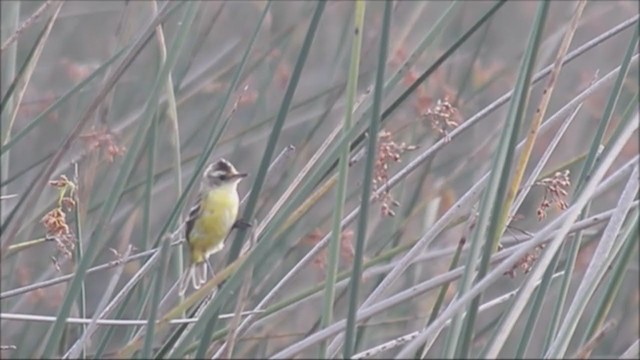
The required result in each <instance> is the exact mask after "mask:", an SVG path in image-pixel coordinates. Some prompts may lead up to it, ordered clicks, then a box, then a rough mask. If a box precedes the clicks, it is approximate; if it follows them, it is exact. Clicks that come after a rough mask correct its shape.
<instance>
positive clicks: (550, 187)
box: [536, 170, 571, 221]
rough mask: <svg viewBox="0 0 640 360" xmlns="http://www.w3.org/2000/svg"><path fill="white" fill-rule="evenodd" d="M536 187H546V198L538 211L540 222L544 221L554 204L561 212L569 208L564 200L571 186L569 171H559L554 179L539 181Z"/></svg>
mask: <svg viewBox="0 0 640 360" xmlns="http://www.w3.org/2000/svg"><path fill="white" fill-rule="evenodd" d="M536 185H539V186H544V197H543V199H542V202H541V203H540V205H539V206H538V209H537V215H538V220H539V221H542V220H543V219H544V218H545V217H546V216H547V210H548V209H549V208H550V207H551V205H553V204H556V206H557V207H558V209H559V210H565V209H566V208H567V207H569V205H568V204H567V202H566V201H565V200H564V199H565V198H566V196H567V190H566V189H567V188H569V186H571V179H570V178H569V170H565V171H563V172H560V171H558V172H556V173H555V174H554V175H553V176H552V177H550V178H544V179H542V180H540V181H538V182H537V183H536Z"/></svg>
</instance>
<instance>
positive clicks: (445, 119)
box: [423, 97, 460, 142]
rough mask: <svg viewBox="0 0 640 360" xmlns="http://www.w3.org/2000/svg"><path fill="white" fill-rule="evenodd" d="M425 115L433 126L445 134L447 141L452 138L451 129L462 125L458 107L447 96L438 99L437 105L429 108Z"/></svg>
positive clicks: (441, 133)
mask: <svg viewBox="0 0 640 360" xmlns="http://www.w3.org/2000/svg"><path fill="white" fill-rule="evenodd" d="M423 116H424V117H426V118H427V119H428V120H429V121H430V122H431V128H433V130H435V131H437V132H438V133H439V134H440V135H442V136H444V138H445V141H447V142H448V141H449V140H451V139H450V138H449V130H452V129H455V128H457V127H458V125H460V121H459V120H460V119H459V118H460V116H459V112H458V109H456V107H455V106H453V105H452V104H451V103H450V102H449V100H448V98H447V97H445V98H444V99H438V101H437V102H436V105H435V106H433V107H431V108H430V109H428V110H427V111H426V112H425V113H424V115H423Z"/></svg>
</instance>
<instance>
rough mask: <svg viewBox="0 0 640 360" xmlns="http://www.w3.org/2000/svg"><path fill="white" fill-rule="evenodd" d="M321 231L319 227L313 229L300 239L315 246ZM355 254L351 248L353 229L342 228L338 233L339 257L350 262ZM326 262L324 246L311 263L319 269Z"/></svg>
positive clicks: (320, 236)
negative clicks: (340, 232)
mask: <svg viewBox="0 0 640 360" xmlns="http://www.w3.org/2000/svg"><path fill="white" fill-rule="evenodd" d="M322 237H323V235H322V232H321V231H320V229H315V230H313V231H312V232H311V233H309V234H308V235H307V236H305V238H304V239H303V240H302V242H303V244H306V245H309V246H315V245H316V244H317V243H319V242H320V240H322ZM354 255H355V250H354V249H353V231H352V230H343V231H342V234H340V258H341V259H342V260H343V261H345V262H347V263H351V262H352V261H353V257H354ZM326 264H327V249H326V248H324V249H322V251H320V253H319V254H318V255H317V256H316V257H315V258H314V259H313V265H314V266H315V267H317V268H319V269H320V270H324V268H325V266H326Z"/></svg>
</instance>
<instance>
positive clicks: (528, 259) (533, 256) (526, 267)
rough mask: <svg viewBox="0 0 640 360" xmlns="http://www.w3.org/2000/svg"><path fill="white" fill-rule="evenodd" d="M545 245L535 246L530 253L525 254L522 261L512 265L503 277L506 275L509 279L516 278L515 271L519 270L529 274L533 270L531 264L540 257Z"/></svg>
mask: <svg viewBox="0 0 640 360" xmlns="http://www.w3.org/2000/svg"><path fill="white" fill-rule="evenodd" d="M544 247H545V244H540V245H538V246H536V247H535V248H534V249H533V251H532V252H530V253H527V254H526V255H525V256H524V257H522V259H520V260H519V261H518V262H517V263H515V264H514V265H513V267H512V268H511V269H509V270H508V271H507V272H505V273H504V274H505V275H508V276H509V277H511V278H514V277H516V271H517V270H518V268H520V269H521V270H522V271H523V272H524V273H525V274H527V273H529V271H531V269H532V268H533V264H535V262H536V260H537V259H538V257H539V256H540V253H541V252H542V249H544Z"/></svg>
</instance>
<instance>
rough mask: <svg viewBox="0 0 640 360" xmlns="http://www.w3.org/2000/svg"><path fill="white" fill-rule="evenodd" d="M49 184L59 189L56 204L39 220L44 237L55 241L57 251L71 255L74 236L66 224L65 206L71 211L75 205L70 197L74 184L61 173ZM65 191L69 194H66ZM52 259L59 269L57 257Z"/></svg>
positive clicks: (73, 190) (67, 255) (74, 187)
mask: <svg viewBox="0 0 640 360" xmlns="http://www.w3.org/2000/svg"><path fill="white" fill-rule="evenodd" d="M49 185H51V186H53V187H55V188H58V189H59V192H60V196H59V201H58V206H57V207H56V208H54V209H52V210H51V211H49V212H48V213H46V214H45V215H44V216H43V217H42V220H41V221H40V222H41V223H42V226H44V228H45V230H46V234H47V235H46V238H47V239H50V240H52V241H55V243H56V248H57V249H58V252H59V253H61V254H63V256H65V257H71V256H72V250H73V249H74V247H75V236H74V235H73V232H71V230H70V229H69V225H68V224H67V216H66V213H65V208H66V209H67V211H71V210H72V209H73V208H74V207H75V206H76V202H75V200H73V199H72V197H71V196H73V193H74V192H75V189H76V185H75V184H74V183H73V182H72V181H70V180H69V179H67V177H66V176H64V175H61V176H60V179H58V180H51V181H49ZM67 192H69V195H70V196H67ZM52 260H53V264H54V266H55V267H56V269H58V270H59V266H58V261H57V259H56V258H55V257H52Z"/></svg>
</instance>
